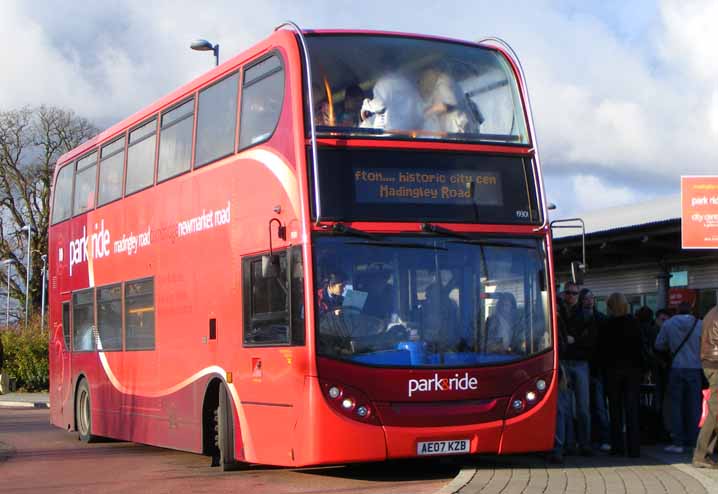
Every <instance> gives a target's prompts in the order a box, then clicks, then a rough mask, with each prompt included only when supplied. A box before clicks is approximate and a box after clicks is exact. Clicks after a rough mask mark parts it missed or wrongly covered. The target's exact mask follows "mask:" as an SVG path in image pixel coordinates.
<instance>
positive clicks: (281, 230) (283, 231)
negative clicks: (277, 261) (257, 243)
mask: <svg viewBox="0 0 718 494" xmlns="http://www.w3.org/2000/svg"><path fill="white" fill-rule="evenodd" d="M275 221H276V222H277V237H279V238H281V239H282V240H287V227H286V226H284V225H282V222H281V221H279V218H272V219H271V220H269V255H270V256H271V255H272V254H273V251H272V223H274V222H275Z"/></svg>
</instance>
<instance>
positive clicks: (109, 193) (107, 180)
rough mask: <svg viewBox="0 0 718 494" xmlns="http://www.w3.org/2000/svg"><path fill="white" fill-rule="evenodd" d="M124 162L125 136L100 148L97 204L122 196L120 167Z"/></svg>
mask: <svg viewBox="0 0 718 494" xmlns="http://www.w3.org/2000/svg"><path fill="white" fill-rule="evenodd" d="M124 162H125V138H124V137H122V138H121V139H117V140H116V141H115V142H113V143H110V144H108V145H107V146H104V147H103V148H102V151H101V152H100V190H99V194H98V197H97V205H98V206H102V205H103V204H107V203H108V202H110V201H114V200H115V199H119V198H120V197H122V169H123V167H124V164H125V163H124Z"/></svg>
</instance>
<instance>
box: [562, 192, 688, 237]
mask: <svg viewBox="0 0 718 494" xmlns="http://www.w3.org/2000/svg"><path fill="white" fill-rule="evenodd" d="M549 213H550V211H549ZM564 217H566V216H561V215H560V214H559V215H557V216H556V217H551V218H550V219H551V220H552V221H553V220H556V219H562V218H564ZM680 217H681V196H680V194H676V195H671V196H666V197H661V198H659V199H653V200H651V201H647V202H641V203H637V204H625V205H623V206H616V207H612V208H606V209H596V210H592V211H587V212H585V213H579V214H575V215H571V216H570V218H582V219H583V221H584V224H585V226H586V234H587V235H588V234H589V233H597V232H607V231H610V230H617V229H620V228H629V227H635V226H641V225H648V224H651V223H660V222H663V221H668V220H675V219H680ZM578 234H580V230H576V229H568V228H557V229H554V237H555V238H562V237H572V236H574V235H578Z"/></svg>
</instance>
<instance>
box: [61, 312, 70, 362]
mask: <svg viewBox="0 0 718 494" xmlns="http://www.w3.org/2000/svg"><path fill="white" fill-rule="evenodd" d="M62 336H63V337H64V339H65V349H66V350H68V351H69V350H70V302H63V303H62Z"/></svg>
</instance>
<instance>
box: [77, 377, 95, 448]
mask: <svg viewBox="0 0 718 494" xmlns="http://www.w3.org/2000/svg"><path fill="white" fill-rule="evenodd" d="M91 404H92V402H91V401H90V386H89V385H88V384H87V379H82V380H80V383H79V384H78V385H77V392H76V393H75V424H76V429H77V433H78V435H79V439H80V440H81V441H83V442H86V443H91V442H94V441H95V440H96V439H97V437H96V436H93V435H92V407H91Z"/></svg>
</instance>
